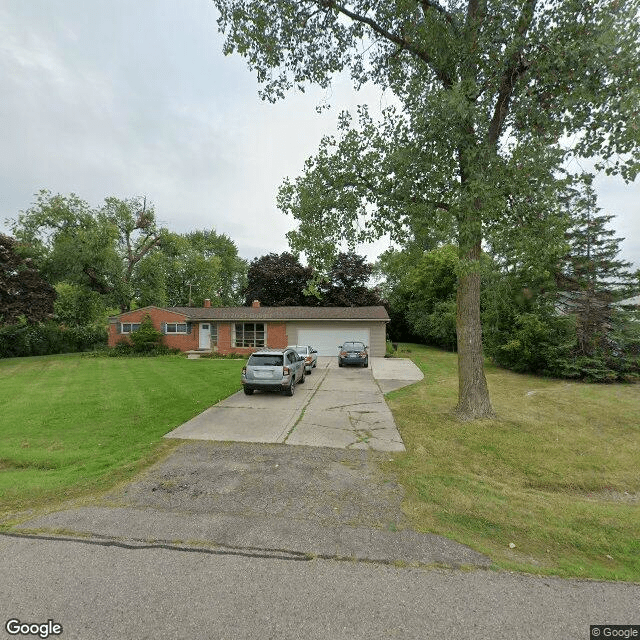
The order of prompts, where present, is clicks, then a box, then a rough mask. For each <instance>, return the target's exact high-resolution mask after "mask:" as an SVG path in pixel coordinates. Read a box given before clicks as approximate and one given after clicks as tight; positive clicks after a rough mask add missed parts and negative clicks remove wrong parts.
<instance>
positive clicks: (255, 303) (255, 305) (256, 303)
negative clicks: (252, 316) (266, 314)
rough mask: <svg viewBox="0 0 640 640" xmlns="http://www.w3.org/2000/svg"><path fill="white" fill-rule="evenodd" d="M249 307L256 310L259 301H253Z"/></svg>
mask: <svg viewBox="0 0 640 640" xmlns="http://www.w3.org/2000/svg"><path fill="white" fill-rule="evenodd" d="M251 306H252V307H253V308H254V309H257V308H258V307H259V306H260V300H254V301H253V302H252V303H251Z"/></svg>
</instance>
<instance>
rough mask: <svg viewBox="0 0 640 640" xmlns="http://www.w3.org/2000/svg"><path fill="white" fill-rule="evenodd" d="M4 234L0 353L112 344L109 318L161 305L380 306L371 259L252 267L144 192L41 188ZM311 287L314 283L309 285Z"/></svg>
mask: <svg viewBox="0 0 640 640" xmlns="http://www.w3.org/2000/svg"><path fill="white" fill-rule="evenodd" d="M11 231H12V233H13V237H10V236H4V235H3V236H0V357H2V356H15V355H41V354H44V353H55V352H61V351H65V350H69V351H74V350H82V349H86V348H89V347H90V346H91V345H92V344H94V343H104V342H105V341H106V331H105V327H106V322H107V318H108V316H109V315H114V314H117V313H121V312H125V311H129V310H131V309H135V308H140V307H145V306H148V305H156V306H162V307H167V306H168V307H174V306H202V305H203V303H204V300H205V299H209V300H211V304H212V305H213V306H235V305H242V304H243V303H244V304H247V305H250V304H251V303H252V301H253V300H255V299H259V300H260V301H261V304H263V305H265V306H282V305H330V306H336V305H339V306H360V305H373V304H380V302H381V301H380V297H379V295H378V293H377V291H375V290H374V289H370V288H369V287H368V280H369V278H370V276H371V272H372V265H370V264H367V263H366V262H365V260H364V258H362V257H360V256H357V255H355V254H341V255H340V256H339V258H338V260H337V261H336V263H335V265H334V266H333V268H332V269H331V270H330V272H329V273H328V274H325V275H324V276H323V277H322V278H316V280H317V285H316V286H315V287H314V286H313V284H312V283H311V281H312V280H313V278H314V276H316V275H317V274H315V273H314V272H313V271H312V270H311V269H310V268H308V267H305V266H303V265H302V264H301V263H300V262H299V259H298V258H297V257H295V256H293V255H292V254H289V253H283V254H281V255H277V254H274V253H270V254H267V255H265V256H262V257H260V258H256V259H255V260H253V261H252V262H251V264H250V265H249V264H248V262H247V261H246V260H244V259H242V258H241V257H239V255H238V250H237V247H236V245H235V243H234V242H233V241H232V240H231V239H230V238H229V237H227V236H226V235H223V234H218V233H216V232H215V230H213V229H211V230H198V231H191V232H188V233H184V234H179V233H175V232H172V231H170V230H169V229H167V228H166V227H162V226H160V225H159V224H158V222H157V220H156V215H155V211H154V207H153V205H152V204H151V203H150V202H149V201H147V199H146V198H142V197H135V198H128V199H119V198H115V197H108V198H106V199H105V200H104V203H103V204H102V205H101V206H100V207H97V208H94V207H91V206H90V205H89V204H88V203H87V202H86V201H84V200H82V199H81V198H79V197H78V196H76V195H75V194H70V195H60V194H57V195H54V194H52V193H51V192H49V191H47V190H42V191H40V192H39V193H38V194H37V195H36V198H35V202H34V204H33V205H32V206H31V207H30V208H29V209H28V210H26V211H23V212H20V213H19V215H18V216H17V217H16V219H15V220H13V221H12V224H11ZM310 287H311V288H310Z"/></svg>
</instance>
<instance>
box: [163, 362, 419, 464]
mask: <svg viewBox="0 0 640 640" xmlns="http://www.w3.org/2000/svg"><path fill="white" fill-rule="evenodd" d="M420 379H422V373H421V372H420V371H419V369H418V368H417V367H416V366H415V365H414V364H413V363H412V362H411V361H410V360H395V359H393V360H387V359H385V358H371V367H369V368H360V367H342V368H339V367H338V364H337V358H329V357H321V358H318V366H317V368H316V369H314V372H313V374H311V375H307V376H306V380H305V382H304V384H299V385H298V386H297V387H296V392H295V395H294V396H293V397H291V398H289V397H283V396H281V395H279V394H275V393H256V394H254V395H253V396H245V395H244V394H243V393H242V392H239V393H236V394H234V395H232V396H230V397H229V398H227V399H225V400H223V401H222V402H219V403H218V404H217V405H215V406H213V407H210V408H209V409H207V410H206V411H204V412H203V413H201V414H200V415H198V416H196V417H195V418H193V419H192V420H190V421H189V422H186V423H185V424H183V425H181V426H180V427H178V428H177V429H175V430H174V431H172V432H171V433H169V434H167V436H166V437H167V438H179V439H188V440H217V441H234V442H271V443H281V444H289V445H307V446H317V447H332V448H341V449H371V450H377V451H390V452H391V451H404V450H405V449H404V444H403V442H402V438H401V437H400V433H399V432H398V429H397V428H396V425H395V422H394V420H393V415H392V414H391V411H390V409H389V407H388V406H387V404H386V402H385V400H384V395H383V390H384V389H391V388H393V389H397V388H399V387H401V386H405V385H408V384H412V383H413V382H416V381H417V380H420Z"/></svg>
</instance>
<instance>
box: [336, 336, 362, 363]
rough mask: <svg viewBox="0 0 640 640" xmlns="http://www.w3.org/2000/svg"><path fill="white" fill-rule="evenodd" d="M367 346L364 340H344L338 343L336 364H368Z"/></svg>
mask: <svg viewBox="0 0 640 640" xmlns="http://www.w3.org/2000/svg"><path fill="white" fill-rule="evenodd" d="M367 349H368V347H367V346H366V345H365V343H364V342H356V341H353V342H345V343H344V344H341V345H340V353H339V354H338V366H339V367H341V366H342V365H345V364H357V365H360V366H361V367H368V366H369V353H368V351H367Z"/></svg>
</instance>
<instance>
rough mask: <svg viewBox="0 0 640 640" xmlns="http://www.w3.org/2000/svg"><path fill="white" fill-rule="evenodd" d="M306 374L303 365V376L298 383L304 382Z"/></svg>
mask: <svg viewBox="0 0 640 640" xmlns="http://www.w3.org/2000/svg"><path fill="white" fill-rule="evenodd" d="M304 374H305V371H304V367H302V376H301V377H300V382H299V383H298V384H302V383H303V382H304Z"/></svg>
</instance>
